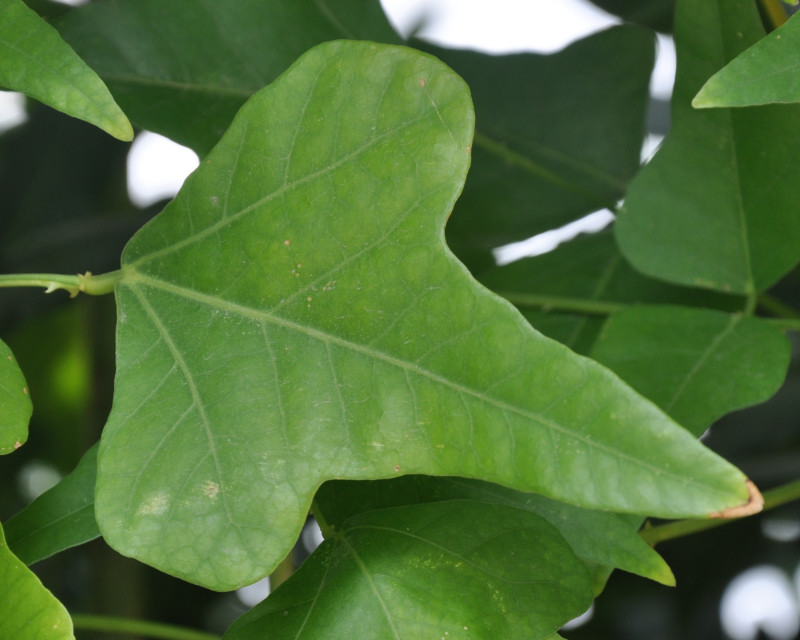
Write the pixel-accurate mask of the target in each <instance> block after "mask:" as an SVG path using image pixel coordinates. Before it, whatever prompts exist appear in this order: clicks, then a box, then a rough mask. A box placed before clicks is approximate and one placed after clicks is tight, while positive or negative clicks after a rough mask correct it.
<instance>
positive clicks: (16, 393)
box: [0, 340, 33, 454]
mask: <svg viewBox="0 0 800 640" xmlns="http://www.w3.org/2000/svg"><path fill="white" fill-rule="evenodd" d="M31 413H33V405H32V404H31V398H30V394H29V393H28V385H27V383H26V382H25V376H24V375H23V373H22V370H21V369H20V368H19V365H18V364H17V360H16V358H14V354H13V353H11V349H9V348H8V345H6V343H5V342H3V341H2V340H0V454H4V453H11V452H12V451H14V450H16V449H18V448H19V447H21V446H22V445H23V444H24V443H25V441H26V440H27V439H28V421H29V420H30V418H31Z"/></svg>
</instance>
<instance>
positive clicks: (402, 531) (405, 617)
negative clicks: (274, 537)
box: [225, 501, 592, 640]
mask: <svg viewBox="0 0 800 640" xmlns="http://www.w3.org/2000/svg"><path fill="white" fill-rule="evenodd" d="M591 600H592V591H591V583H590V582H589V576H588V574H587V573H586V569H585V568H584V567H583V565H582V563H581V562H580V561H579V560H578V559H577V558H576V557H575V555H574V554H573V553H572V550H571V549H570V547H569V545H567V543H566V542H565V541H564V540H563V538H561V536H559V534H558V532H557V531H556V530H555V529H554V528H553V527H552V526H551V525H549V524H548V523H547V522H546V521H544V520H543V519H542V518H539V517H538V516H535V515H534V514H532V513H529V512H527V511H522V510H519V509H514V508H511V507H507V506H504V505H498V504H483V503H473V502H470V501H452V502H439V503H432V504H421V505H414V506H408V507H398V508H395V509H386V510H383V511H372V512H369V513H364V514H361V515H359V516H356V517H355V518H352V519H351V520H349V521H348V522H347V523H346V524H345V525H344V526H343V528H342V529H341V530H340V531H338V532H337V533H336V535H335V536H334V537H332V538H331V539H329V540H326V541H325V542H323V543H322V545H321V546H320V547H319V548H318V549H317V551H315V552H314V554H312V556H311V557H310V558H309V559H308V560H306V561H305V563H304V564H303V566H302V567H301V568H300V569H299V570H298V571H297V573H295V575H294V576H292V578H290V579H289V580H288V581H287V582H286V583H284V584H283V585H282V586H281V587H280V588H279V589H277V590H276V591H275V592H274V593H273V594H272V595H270V597H269V598H267V600H265V601H264V602H262V603H261V604H260V605H258V606H256V607H255V609H253V610H252V611H251V612H249V613H247V614H246V615H245V616H243V617H242V618H240V619H239V620H238V621H237V622H235V623H234V624H233V626H232V627H231V628H230V629H229V630H228V632H227V633H226V634H225V640H255V639H256V638H259V639H261V638H264V637H280V638H301V637H304V638H305V637H308V638H322V637H326V638H364V639H369V638H374V639H376V640H379V639H381V640H382V639H383V638H395V639H398V640H399V639H407V640H417V639H418V638H448V640H449V639H451V638H452V639H453V640H456V639H459V638H504V639H508V640H513V639H516V638H519V639H520V640H522V639H525V640H537V639H542V640H544V639H545V638H550V637H551V636H552V634H553V632H554V631H556V630H557V629H558V628H559V627H560V626H561V625H562V624H564V623H565V622H568V621H569V620H571V619H572V618H574V617H576V616H578V615H580V614H581V613H583V611H585V610H586V608H587V607H588V606H589V604H590V603H591Z"/></svg>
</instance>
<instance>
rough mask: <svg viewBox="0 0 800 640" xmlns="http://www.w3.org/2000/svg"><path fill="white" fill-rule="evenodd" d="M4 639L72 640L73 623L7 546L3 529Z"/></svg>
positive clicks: (0, 630) (0, 633) (0, 614)
mask: <svg viewBox="0 0 800 640" xmlns="http://www.w3.org/2000/svg"><path fill="white" fill-rule="evenodd" d="M0 585H2V591H1V592H0V638H9V640H10V639H11V638H13V639H14V640H42V639H43V638H47V640H68V639H69V640H72V639H73V638H74V636H73V635H72V620H71V619H70V617H69V614H68V613H67V610H66V609H65V608H64V606H63V605H62V604H61V603H60V602H59V601H58V600H56V599H55V598H54V597H53V594H52V593H50V592H49V591H48V590H47V589H45V588H44V586H43V585H42V583H41V582H40V581H39V578H37V577H36V576H35V575H34V574H33V573H32V572H31V570H30V569H28V567H26V566H25V563H23V562H22V561H21V560H19V559H18V558H17V557H16V556H15V555H14V554H13V553H11V551H10V550H9V549H8V546H7V545H6V541H5V538H4V537H3V529H2V527H0Z"/></svg>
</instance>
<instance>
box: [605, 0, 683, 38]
mask: <svg viewBox="0 0 800 640" xmlns="http://www.w3.org/2000/svg"><path fill="white" fill-rule="evenodd" d="M591 2H592V4H595V5H597V6H598V7H600V8H601V9H604V10H605V11H608V12H609V13H613V14H614V15H618V16H619V17H620V18H622V19H624V20H625V21H626V22H634V23H636V24H643V25H646V26H648V27H651V28H653V29H655V30H656V31H664V32H667V31H672V22H673V18H674V14H675V0H591Z"/></svg>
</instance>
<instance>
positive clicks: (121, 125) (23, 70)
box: [0, 0, 133, 140]
mask: <svg viewBox="0 0 800 640" xmlns="http://www.w3.org/2000/svg"><path fill="white" fill-rule="evenodd" d="M0 87H3V88H5V89H13V90H15V91H21V92H22V93H25V94H27V95H29V96H31V97H32V98H36V99H37V100H39V101H41V102H44V103H45V104H48V105H50V106H51V107H53V108H54V109H58V110H59V111H63V112H64V113H66V114H68V115H71V116H74V117H75V118H80V119H81V120H86V121H87V122H91V123H92V124H94V125H97V126H98V127H100V128H101V129H103V130H104V131H106V132H108V133H110V134H111V135H112V136H114V137H115V138H119V139H120V140H131V139H132V138H133V129H132V128H131V123H130V122H128V118H126V117H125V114H124V113H123V112H122V110H121V109H120V108H119V107H118V106H117V103H116V102H114V99H113V98H112V97H111V94H110V93H109V92H108V89H107V88H106V86H105V85H104V84H103V81H102V80H100V78H98V77H97V74H96V73H95V72H94V71H92V69H90V68H89V67H88V66H87V65H86V63H85V62H84V61H83V60H81V59H80V58H79V57H78V55H77V54H76V53H75V52H74V51H73V50H72V49H71V48H70V46H69V45H68V44H67V43H66V42H64V41H63V40H62V39H61V36H59V35H58V32H57V31H56V30H55V29H54V28H53V27H51V26H50V25H49V24H47V23H46V22H45V21H44V20H42V19H41V18H40V17H39V16H38V15H36V13H35V12H34V11H33V10H31V9H29V8H28V7H27V5H26V4H25V3H24V2H22V0H0Z"/></svg>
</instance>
